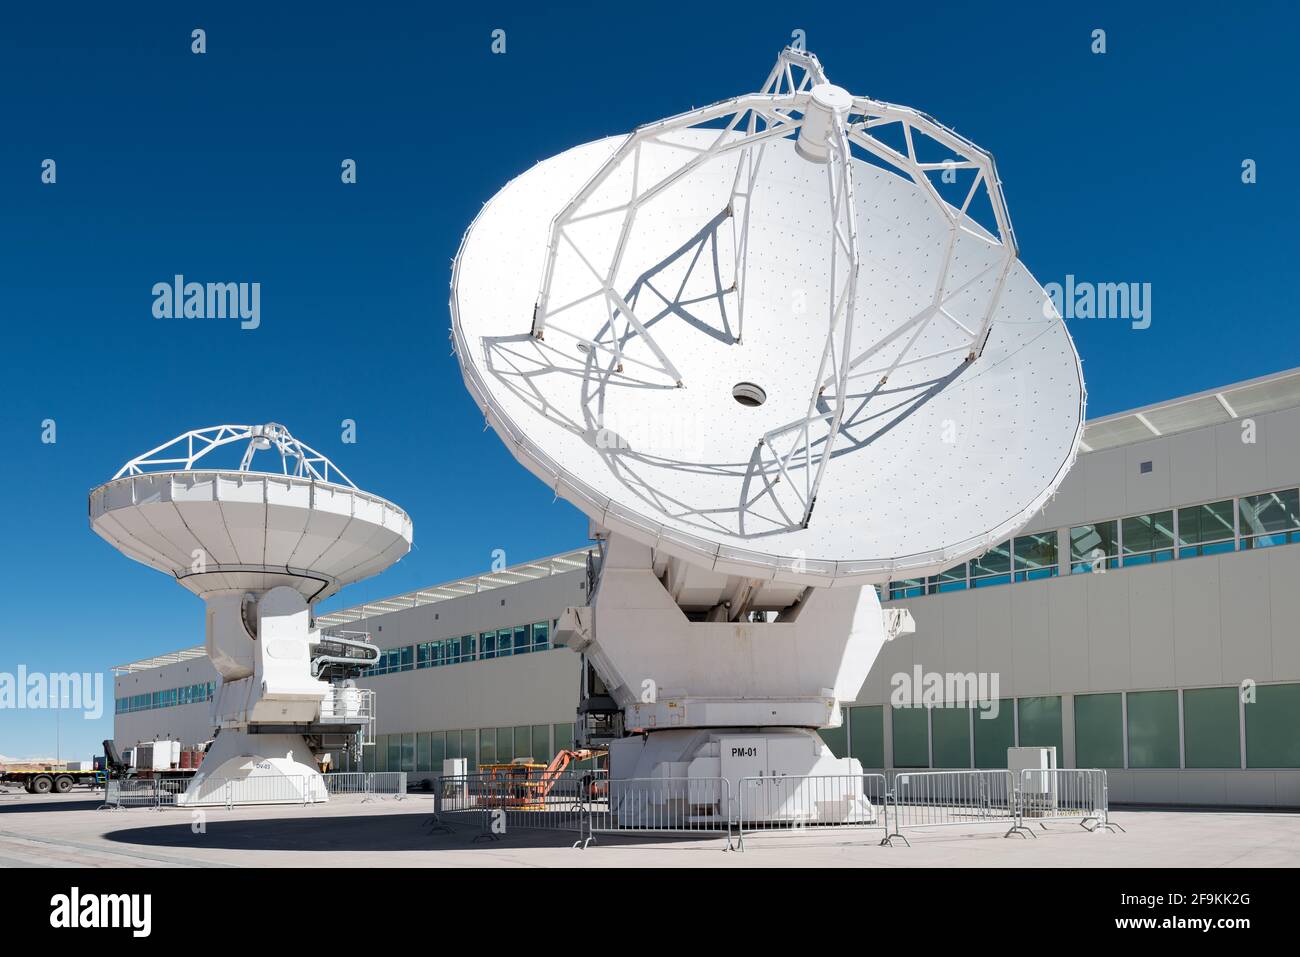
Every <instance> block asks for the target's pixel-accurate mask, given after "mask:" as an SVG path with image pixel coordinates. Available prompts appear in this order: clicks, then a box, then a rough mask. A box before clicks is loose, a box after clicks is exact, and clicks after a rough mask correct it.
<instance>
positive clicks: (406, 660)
mask: <svg viewBox="0 0 1300 957" xmlns="http://www.w3.org/2000/svg"><path fill="white" fill-rule="evenodd" d="M398 662H399V668H400V670H402V671H413V670H414V669H415V646H414V645H407V646H406V647H404V648H402V649H401V652H400V655H399V657H398Z"/></svg>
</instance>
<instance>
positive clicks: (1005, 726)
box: [974, 698, 1016, 768]
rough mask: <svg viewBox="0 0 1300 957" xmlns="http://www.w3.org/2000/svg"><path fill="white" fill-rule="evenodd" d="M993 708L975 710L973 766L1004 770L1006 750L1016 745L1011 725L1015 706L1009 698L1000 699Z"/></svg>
mask: <svg viewBox="0 0 1300 957" xmlns="http://www.w3.org/2000/svg"><path fill="white" fill-rule="evenodd" d="M997 705H998V707H997V711H996V712H995V711H994V710H993V708H991V707H990V708H977V709H976V710H975V714H974V720H975V766H976V767H977V768H1005V767H1006V766H1007V748H1010V747H1014V746H1015V743H1016V730H1015V725H1014V724H1013V717H1014V714H1015V706H1014V704H1013V703H1012V701H1011V699H1010V698H1001V699H999V700H998V702H997Z"/></svg>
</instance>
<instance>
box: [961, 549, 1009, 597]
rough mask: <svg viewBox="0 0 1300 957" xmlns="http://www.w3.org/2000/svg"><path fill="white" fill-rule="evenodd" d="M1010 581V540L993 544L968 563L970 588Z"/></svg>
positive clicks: (1002, 583)
mask: <svg viewBox="0 0 1300 957" xmlns="http://www.w3.org/2000/svg"><path fill="white" fill-rule="evenodd" d="M1009 581H1011V542H1009V541H1006V542H1000V543H999V544H997V545H994V546H993V547H992V548H990V549H989V550H988V551H987V552H985V553H984V554H983V555H981V556H980V557H979V558H976V559H974V560H973V561H972V562H971V563H970V583H971V587H972V588H984V587H986V586H988V585H1005V584H1006V583H1007V582H1009Z"/></svg>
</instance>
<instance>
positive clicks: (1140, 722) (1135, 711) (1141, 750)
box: [1128, 691, 1178, 768]
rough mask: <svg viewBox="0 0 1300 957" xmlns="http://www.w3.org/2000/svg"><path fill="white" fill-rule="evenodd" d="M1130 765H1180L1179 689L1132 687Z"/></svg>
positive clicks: (1150, 766) (1129, 701) (1129, 738)
mask: <svg viewBox="0 0 1300 957" xmlns="http://www.w3.org/2000/svg"><path fill="white" fill-rule="evenodd" d="M1128 766H1129V767H1130V768H1176V767H1178V692H1177V691H1130V692H1129V694H1128Z"/></svg>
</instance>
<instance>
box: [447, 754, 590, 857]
mask: <svg viewBox="0 0 1300 957" xmlns="http://www.w3.org/2000/svg"><path fill="white" fill-rule="evenodd" d="M607 792H608V775H607V773H606V772H604V771H597V770H568V771H564V772H548V771H546V770H544V769H539V768H529V767H526V766H518V767H512V768H509V769H504V768H499V769H495V770H491V771H483V772H478V773H476V774H467V775H463V776H458V777H439V778H437V779H436V780H435V784H434V814H433V818H432V820H431V822H430V823H432V824H433V825H434V826H435V827H436V828H438V829H441V830H446V829H448V825H449V824H451V823H453V822H467V821H472V822H475V823H478V825H479V827H480V833H479V836H478V837H476V838H475V840H499V839H500V837H501V836H502V835H503V834H505V833H507V832H508V831H509V830H510V829H512V828H540V829H543V830H560V831H571V832H573V833H578V832H580V831H581V830H582V828H583V815H584V813H585V811H584V808H585V804H586V802H587V801H589V800H600V799H601V796H602V795H603V794H605V793H607Z"/></svg>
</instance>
